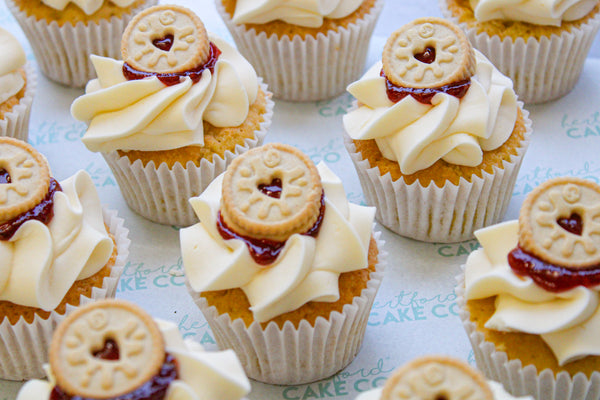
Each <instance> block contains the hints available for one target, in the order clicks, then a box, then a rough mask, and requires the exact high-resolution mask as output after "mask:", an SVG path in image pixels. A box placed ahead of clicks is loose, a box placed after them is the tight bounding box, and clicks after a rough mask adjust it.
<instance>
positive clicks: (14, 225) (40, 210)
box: [0, 178, 62, 240]
mask: <svg viewBox="0 0 600 400" xmlns="http://www.w3.org/2000/svg"><path fill="white" fill-rule="evenodd" d="M60 191H62V189H61V187H60V184H59V183H58V182H57V181H56V180H55V179H54V178H50V186H49V187H48V193H47V194H46V196H45V197H44V198H43V199H42V201H40V202H39V203H38V204H37V205H36V206H35V207H33V208H32V209H31V210H28V211H25V212H24V213H21V214H19V215H17V216H16V217H15V218H13V219H11V220H8V221H6V222H4V223H2V224H0V240H10V238H11V237H12V236H13V235H14V234H15V232H16V231H17V229H19V227H20V226H21V225H23V224H24V223H25V222H27V221H29V220H30V219H36V220H38V221H40V222H42V223H43V224H46V225H47V224H48V223H49V222H50V221H51V220H52V217H53V216H54V193H56V192H60Z"/></svg>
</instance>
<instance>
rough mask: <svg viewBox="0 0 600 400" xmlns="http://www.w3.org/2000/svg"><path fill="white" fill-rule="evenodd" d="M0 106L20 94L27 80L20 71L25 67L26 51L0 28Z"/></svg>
mask: <svg viewBox="0 0 600 400" xmlns="http://www.w3.org/2000/svg"><path fill="white" fill-rule="evenodd" d="M0 54H2V57H0V104H2V103H4V102H5V101H6V100H8V99H10V98H11V97H12V96H14V95H16V94H17V93H19V91H20V90H21V89H23V86H25V80H24V79H23V77H22V76H21V73H20V72H19V69H20V68H21V67H23V66H24V65H25V62H26V61H27V60H26V58H25V51H24V50H23V47H21V44H20V43H19V42H18V41H17V39H16V38H15V37H14V36H13V35H11V34H10V32H8V31H7V30H6V29H4V28H2V27H0Z"/></svg>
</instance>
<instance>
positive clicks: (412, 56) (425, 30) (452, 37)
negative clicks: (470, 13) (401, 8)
mask: <svg viewBox="0 0 600 400" xmlns="http://www.w3.org/2000/svg"><path fill="white" fill-rule="evenodd" d="M382 63H383V72H384V73H385V76H386V77H387V79H388V80H390V82H392V83H393V84H394V85H397V86H401V87H408V88H437V87H441V86H445V85H449V84H451V83H456V82H460V81H463V80H465V79H468V78H470V77H471V76H473V74H474V73H475V66H476V61H475V53H474V52H473V48H472V47H471V44H470V43H469V40H468V39H467V37H466V35H465V34H464V33H463V31H461V30H460V28H459V27H458V26H456V25H454V24H453V23H451V22H450V21H447V20H445V19H442V18H433V17H428V18H419V19H416V20H414V21H412V22H410V23H408V24H406V25H404V26H403V27H401V28H400V29H398V30H396V31H395V32H393V33H392V34H391V35H390V37H389V38H388V40H387V42H386V44H385V47H384V49H383V56H382Z"/></svg>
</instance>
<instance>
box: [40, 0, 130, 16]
mask: <svg viewBox="0 0 600 400" xmlns="http://www.w3.org/2000/svg"><path fill="white" fill-rule="evenodd" d="M104 1H105V0H42V3H44V4H45V5H47V6H48V7H51V8H54V9H55V10H60V11H62V10H64V9H65V7H67V6H68V5H69V3H73V4H74V5H76V6H77V7H79V8H80V9H81V10H82V11H83V12H84V13H86V14H87V15H92V14H93V13H95V12H96V11H98V10H99V9H100V7H102V4H104ZM106 1H109V0H106ZM110 2H111V3H113V4H114V5H116V6H118V7H121V8H125V7H129V6H130V5H132V4H133V3H134V2H135V0H110Z"/></svg>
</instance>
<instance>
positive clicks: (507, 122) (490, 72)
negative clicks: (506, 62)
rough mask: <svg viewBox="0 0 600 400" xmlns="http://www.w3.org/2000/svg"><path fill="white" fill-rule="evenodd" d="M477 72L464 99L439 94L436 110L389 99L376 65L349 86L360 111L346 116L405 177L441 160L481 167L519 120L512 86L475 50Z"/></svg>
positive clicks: (354, 131)
mask: <svg viewBox="0 0 600 400" xmlns="http://www.w3.org/2000/svg"><path fill="white" fill-rule="evenodd" d="M475 54H476V60H477V69H476V73H475V75H473V76H472V77H471V85H470V87H469V90H468V91H467V93H466V94H465V95H464V97H462V98H461V99H459V98H457V97H454V96H452V95H449V94H446V93H437V94H436V95H435V96H433V98H432V100H431V104H423V103H420V102H418V101H417V100H415V99H414V98H413V97H412V96H410V95H408V96H406V97H404V98H403V99H402V100H400V101H399V102H397V103H394V102H392V101H391V100H390V99H389V98H388V96H387V93H386V82H385V78H384V77H381V76H380V72H381V68H382V64H381V62H378V63H376V64H375V65H374V66H373V67H371V68H370V69H369V70H368V71H367V73H366V74H365V75H364V76H363V77H362V78H360V79H359V80H358V81H356V82H354V83H352V84H350V85H349V86H348V91H349V92H350V93H351V94H352V95H353V96H354V97H356V99H357V100H358V103H359V104H360V106H359V107H357V108H356V109H354V110H352V111H350V112H349V113H348V114H346V115H344V117H343V122H344V128H345V129H346V132H347V133H348V135H349V136H350V137H351V138H353V139H359V140H365V139H375V141H376V142H377V146H378V147H379V150H380V151H381V153H382V154H383V156H384V157H385V158H387V159H389V160H392V161H397V162H398V164H399V165H400V170H401V172H402V173H403V174H412V173H415V172H417V171H420V170H422V169H425V168H428V167H430V166H431V165H432V164H434V163H435V162H436V161H438V160H439V159H443V160H444V161H446V162H448V163H450V164H457V165H466V166H472V167H473V166H477V165H479V164H481V162H482V160H483V151H489V150H493V149H496V148H498V147H500V146H501V145H502V144H503V143H504V142H505V141H506V140H507V139H508V138H509V137H510V135H511V133H512V131H513V129H514V126H515V121H516V119H517V97H516V95H515V92H514V90H513V87H512V81H511V80H510V79H509V78H507V77H506V76H504V75H502V74H501V73H500V72H499V71H498V70H497V69H496V68H495V67H494V66H493V65H492V63H491V62H490V61H489V60H488V59H487V58H485V56H484V55H482V54H481V53H480V52H478V51H476V50H475Z"/></svg>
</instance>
